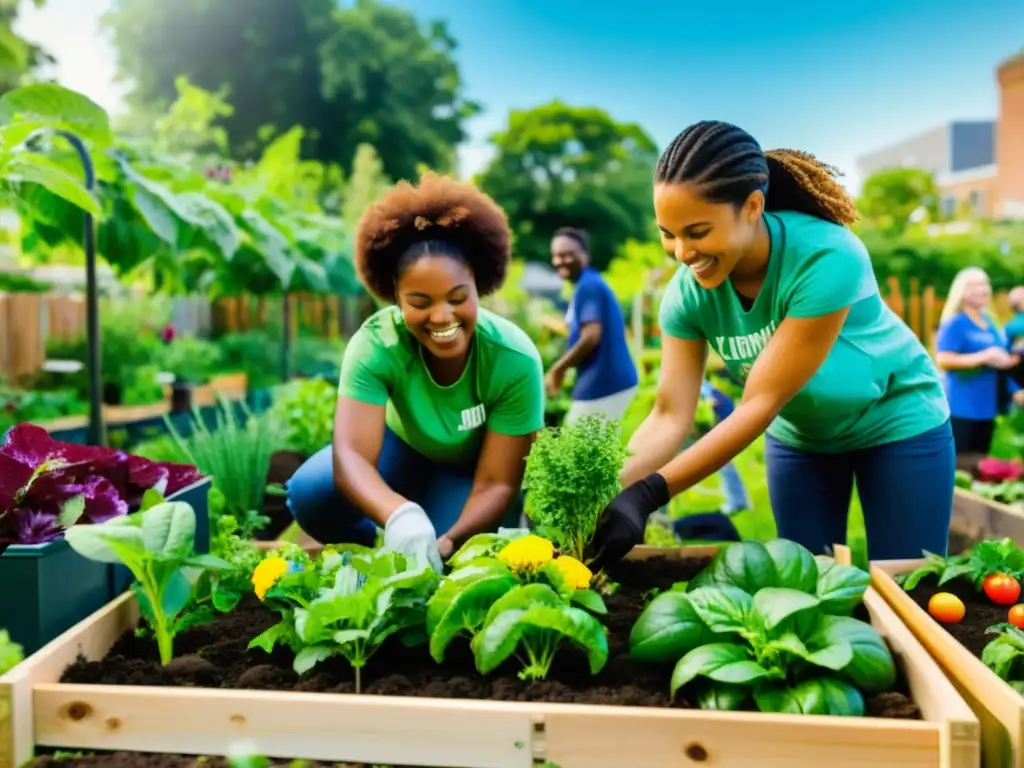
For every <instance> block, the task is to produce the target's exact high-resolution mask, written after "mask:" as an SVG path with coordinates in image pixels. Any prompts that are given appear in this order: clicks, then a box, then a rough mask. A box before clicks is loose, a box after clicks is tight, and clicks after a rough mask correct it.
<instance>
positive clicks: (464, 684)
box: [62, 558, 920, 718]
mask: <svg viewBox="0 0 1024 768" xmlns="http://www.w3.org/2000/svg"><path fill="white" fill-rule="evenodd" d="M706 562H707V561H706V560H705V561H694V560H689V561H677V560H671V559H667V558H655V559H652V560H648V561H642V562H629V561H627V562H624V563H622V564H621V565H620V566H619V567H618V569H617V570H616V572H614V573H612V574H610V575H611V576H612V578H613V579H614V580H615V581H617V582H619V583H620V584H621V588H620V590H619V592H618V593H617V594H615V595H614V596H612V597H610V598H608V599H607V601H606V602H607V604H608V610H609V615H608V616H607V617H605V619H604V621H605V623H606V625H607V626H608V629H609V638H608V644H609V651H610V653H609V659H608V663H607V665H606V666H605V668H604V669H603V670H602V671H601V673H600V674H598V675H596V676H592V675H591V674H590V672H589V669H588V668H587V664H586V660H585V658H584V657H583V655H582V654H581V653H577V652H576V651H575V650H574V649H572V648H571V647H565V648H564V649H562V650H560V651H559V657H558V658H557V660H556V662H555V664H554V666H553V670H552V672H551V675H550V677H549V678H548V679H547V680H543V681H534V682H524V681H522V680H520V679H519V678H518V676H517V674H516V673H517V671H518V669H517V668H516V667H515V666H514V665H511V664H510V665H508V666H506V667H503V668H500V669H498V670H496V671H495V672H494V673H493V674H491V675H489V676H486V677H485V676H482V675H480V674H479V673H478V672H477V671H476V668H475V666H474V663H473V657H472V654H471V652H470V650H469V646H468V643H467V642H463V641H456V642H455V643H453V644H452V645H451V646H450V647H449V650H448V654H447V658H446V661H445V663H444V664H443V665H438V664H436V663H435V662H434V661H433V660H432V659H431V658H430V656H429V654H428V652H427V649H426V648H425V647H420V648H416V649H412V650H409V649H406V648H405V647H404V646H402V645H401V644H400V643H396V644H395V645H393V646H390V647H383V648H381V649H380V650H379V651H378V653H377V654H376V655H375V656H374V657H373V658H372V659H371V660H370V662H369V664H368V665H367V667H366V668H365V669H364V670H363V675H362V680H363V692H364V693H365V694H369V695H392V696H428V697H436V698H455V699H492V700H500V701H546V702H565V703H579V704H611V705H619V706H652V707H670V706H671V707H684V708H685V707H688V706H690V704H689V702H686V701H684V700H681V697H680V699H677V700H676V701H675V702H672V701H670V697H669V680H670V678H671V667H668V668H661V667H654V666H651V665H643V664H635V663H633V662H631V661H630V659H629V633H630V630H631V629H632V627H633V625H634V624H635V622H636V620H637V618H638V617H639V615H640V613H641V612H642V610H643V608H644V606H645V605H646V596H647V593H648V592H649V591H650V590H651V589H652V588H658V589H667V588H669V587H671V586H672V584H674V583H676V582H678V581H686V580H688V579H690V578H692V577H693V576H694V575H696V573H697V572H699V570H700V568H702V567H703V566H704V565H705V564H706ZM276 622H277V614H273V613H271V612H270V611H268V610H267V609H266V608H264V607H263V606H262V605H260V604H259V603H258V602H256V601H255V599H252V600H250V601H248V602H244V603H243V604H241V605H240V606H239V607H238V609H236V610H235V611H234V612H233V613H231V614H228V615H225V616H221V617H219V618H218V619H217V620H216V621H215V622H214V623H213V624H209V625H207V626H204V627H196V628H194V629H190V630H187V631H186V632H184V633H183V634H181V635H179V636H178V637H177V638H176V639H175V653H176V654H177V658H175V659H174V661H173V662H172V663H171V664H169V665H167V666H166V667H161V666H160V664H159V662H158V660H157V655H156V646H155V644H154V643H153V642H152V641H151V640H148V639H142V638H138V637H136V636H135V634H134V633H132V632H128V633H125V635H123V636H122V637H121V638H120V639H119V640H118V641H117V643H116V644H115V645H114V647H113V648H112V649H111V651H110V653H109V654H108V656H107V657H106V658H105V659H103V660H101V661H94V662H90V661H86V660H84V659H81V658H80V659H79V660H78V661H76V662H75V663H74V664H72V665H71V666H69V667H68V669H67V670H66V671H65V673H64V675H63V677H62V681H63V682H67V683H85V684H105V685H156V686H161V685H167V686H199V687H211V688H243V689H261V690H288V691H310V692H326V693H354V692H355V683H354V677H353V673H352V670H351V669H350V667H349V666H348V664H347V663H346V662H345V661H344V660H343V659H332V660H329V661H326V662H323V663H321V664H320V665H318V666H317V667H316V668H315V669H314V670H312V671H311V672H310V673H308V674H307V675H304V676H302V677H300V676H298V675H296V674H295V672H294V671H292V657H291V654H290V652H289V651H288V650H287V649H279V650H277V651H275V652H274V653H273V654H270V655H268V654H266V653H264V652H263V651H260V650H252V651H247V650H246V645H247V644H248V642H249V640H250V639H251V638H253V637H255V636H256V635H257V634H259V633H260V632H262V631H263V630H264V629H266V628H267V627H269V626H271V625H272V624H274V623H276ZM905 691H906V688H905V687H903V686H902V684H901V686H900V687H899V690H898V692H896V693H891V694H885V695H883V696H877V697H874V698H872V699H871V700H870V702H869V703H868V706H869V709H870V711H871V713H872V714H874V715H876V716H879V717H903V718H919V717H920V713H919V711H918V709H917V707H916V706H915V705H914V704H913V703H912V702H910V700H909V699H908V698H907V697H906V696H905V695H904V693H905Z"/></svg>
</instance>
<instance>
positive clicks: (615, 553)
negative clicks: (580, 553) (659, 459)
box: [590, 472, 669, 573]
mask: <svg viewBox="0 0 1024 768" xmlns="http://www.w3.org/2000/svg"><path fill="white" fill-rule="evenodd" d="M668 502H669V493H668V483H666V482H665V478H664V477H662V476H661V475H660V474H658V473H657V472H653V473H651V474H650V475H648V476H647V477H645V478H644V479H643V480H640V481H639V482H636V483H633V485H631V486H629V487H628V488H626V489H624V490H623V491H621V492H620V493H619V495H618V496H616V497H615V498H614V499H612V501H611V503H610V504H609V505H608V506H607V507H606V508H605V510H604V512H603V513H602V514H601V522H600V523H599V524H598V528H597V532H596V533H595V534H594V546H595V548H596V549H597V555H596V556H595V557H594V560H593V562H592V563H591V565H590V567H591V570H593V571H594V572H595V573H596V572H597V571H599V570H602V569H604V568H607V567H608V566H610V565H614V564H615V563H617V562H619V560H621V559H622V558H624V557H625V556H626V555H628V554H629V551H630V550H631V549H633V547H635V546H637V545H638V544H643V541H644V531H645V529H646V528H647V518H649V517H650V516H651V514H652V513H654V512H656V511H657V510H658V509H660V508H661V507H663V506H665V505H666V504H668Z"/></svg>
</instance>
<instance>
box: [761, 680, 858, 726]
mask: <svg viewBox="0 0 1024 768" xmlns="http://www.w3.org/2000/svg"><path fill="white" fill-rule="evenodd" d="M754 700H755V701H756V702H757V706H758V709H760V710H761V711H762V712H778V713H781V714H787V715H838V716H840V717H863V716H864V697H863V696H861V694H860V691H858V690H857V689H856V688H854V687H853V686H852V685H850V684H849V683H845V682H843V681H841V680H837V679H834V678H830V677H820V678H813V679H811V680H804V681H803V682H800V683H797V684H796V685H794V686H792V687H787V686H784V685H773V686H764V687H761V688H758V689H757V691H755V693H754Z"/></svg>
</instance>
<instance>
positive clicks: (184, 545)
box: [66, 501, 235, 664]
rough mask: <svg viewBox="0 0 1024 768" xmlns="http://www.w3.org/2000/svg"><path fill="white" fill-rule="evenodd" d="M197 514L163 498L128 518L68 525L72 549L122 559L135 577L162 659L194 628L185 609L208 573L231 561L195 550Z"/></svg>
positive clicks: (229, 567)
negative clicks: (178, 638)
mask: <svg viewBox="0 0 1024 768" xmlns="http://www.w3.org/2000/svg"><path fill="white" fill-rule="evenodd" d="M195 534H196V513H195V511H194V510H193V509H192V507H191V506H190V505H188V504H185V503H183V502H180V501H172V502H164V503H162V504H157V505H156V506H153V507H149V508H148V509H145V510H143V511H140V512H136V513H135V514H132V515H128V516H127V517H116V518H113V519H111V520H108V521H107V522H105V523H100V524H98V525H81V526H75V527H73V528H70V529H69V530H68V532H67V534H66V538H67V542H68V544H69V545H71V548H72V549H74V550H75V551H76V552H78V553H79V554H80V555H82V556H83V557H87V558H89V559H90V560H95V561H97V562H101V563H122V564H124V565H125V566H126V567H127V568H128V569H129V570H130V571H131V572H132V575H134V576H135V583H133V584H132V589H133V590H134V591H135V594H136V596H137V597H138V600H139V608H140V610H141V612H142V616H143V618H145V619H146V621H147V623H148V624H149V625H150V627H151V628H152V630H153V633H154V634H155V635H156V641H157V647H158V649H159V652H160V663H161V664H167V663H168V662H170V660H171V659H172V658H173V657H174V636H175V635H176V634H177V633H178V632H180V631H182V630H183V629H185V628H187V626H194V625H195V623H196V622H195V620H194V618H188V620H187V621H184V622H183V621H182V619H185V618H187V617H188V614H185V615H181V614H182V612H183V611H184V610H185V609H186V608H187V607H188V606H189V605H190V604H191V603H192V601H193V599H194V596H195V593H196V589H197V585H198V584H199V582H200V580H201V579H202V577H203V576H204V575H205V574H208V573H215V574H220V573H228V572H230V571H232V570H233V569H234V567H235V566H233V565H232V564H231V563H228V562H227V561H225V560H222V559H221V558H219V557H215V556H214V555H197V554H195Z"/></svg>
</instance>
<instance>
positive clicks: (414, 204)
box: [355, 171, 511, 302]
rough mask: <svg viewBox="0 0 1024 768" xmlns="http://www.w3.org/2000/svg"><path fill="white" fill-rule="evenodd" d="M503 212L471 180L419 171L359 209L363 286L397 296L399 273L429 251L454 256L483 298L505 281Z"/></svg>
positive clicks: (507, 247) (507, 253)
mask: <svg viewBox="0 0 1024 768" xmlns="http://www.w3.org/2000/svg"><path fill="white" fill-rule="evenodd" d="M510 241H511V236H510V233H509V228H508V218H507V217H506V215H505V212H504V211H503V210H502V209H501V208H500V207H499V206H498V205H497V203H495V202H494V200H492V199H491V198H490V197H489V196H487V195H486V194H484V193H483V192H481V191H480V190H479V189H477V188H476V187H474V186H473V185H472V184H468V183H465V182H461V181H456V180H455V179H451V178H447V177H444V176H439V175H437V174H436V173H434V172H432V171H428V172H426V173H424V174H423V177H422V178H421V179H420V183H419V185H418V186H416V185H413V184H411V183H409V182H407V181H401V182H399V183H398V184H396V185H395V186H394V187H392V188H391V189H390V190H388V191H387V192H386V193H385V194H384V195H383V196H382V197H381V198H380V200H378V201H377V202H376V203H375V204H373V205H371V206H370V207H369V208H367V209H366V211H365V212H364V213H363V215H362V217H360V219H359V224H358V226H357V227H356V236H355V267H356V272H357V274H358V275H359V279H360V281H361V282H362V283H363V285H364V286H366V288H367V290H369V291H371V292H372V293H373V294H375V295H376V296H378V297H379V298H381V299H383V300H384V301H389V302H394V301H395V300H396V283H397V281H398V278H399V276H400V275H401V273H402V271H403V270H404V269H405V268H406V267H407V266H408V265H409V264H410V263H411V262H412V261H415V260H416V259H418V258H419V257H421V256H425V255H427V254H433V255H441V254H443V255H446V256H452V257H454V258H457V259H459V260H461V261H463V262H464V263H465V264H466V265H467V266H468V267H469V268H470V270H471V271H472V272H473V277H474V281H475V282H476V287H477V291H478V292H479V294H480V295H481V296H486V295H488V294H490V293H493V292H494V291H496V290H498V289H499V288H500V287H501V285H502V283H504V281H505V275H506V273H507V272H508V263H509V259H510V258H511V244H510Z"/></svg>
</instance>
